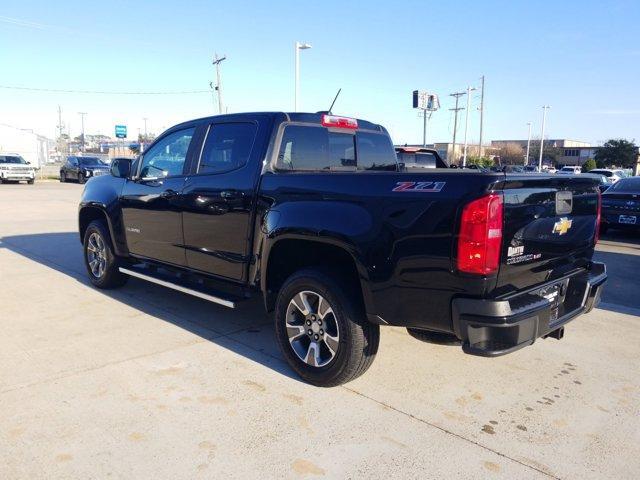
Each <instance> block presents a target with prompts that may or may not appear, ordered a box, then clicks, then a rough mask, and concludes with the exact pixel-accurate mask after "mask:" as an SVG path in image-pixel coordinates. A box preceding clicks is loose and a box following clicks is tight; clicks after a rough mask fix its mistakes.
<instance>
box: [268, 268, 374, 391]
mask: <svg viewBox="0 0 640 480" xmlns="http://www.w3.org/2000/svg"><path fill="white" fill-rule="evenodd" d="M275 322H276V336H277V339H278V344H279V346H280V349H281V351H282V353H283V355H284V357H285V359H286V360H287V362H288V363H289V365H290V366H291V368H293V370H295V371H296V373H297V374H298V375H300V377H302V378H303V379H304V380H305V381H307V382H309V383H311V384H313V385H316V386H319V387H333V386H337V385H341V384H343V383H347V382H349V381H351V380H353V379H355V378H357V377H359V376H360V375H362V374H363V373H364V372H365V371H367V369H368V368H369V366H371V363H372V362H373V360H374V358H375V355H376V353H377V351H378V345H379V343H380V327H379V326H378V325H375V324H372V323H369V322H368V321H367V320H366V317H365V314H364V310H363V308H362V306H361V301H360V299H359V296H358V294H357V291H356V290H355V289H351V288H349V287H348V286H346V285H343V284H342V283H341V282H340V281H339V280H338V279H337V277H334V276H333V275H331V274H327V273H325V272H323V271H321V270H319V269H305V270H302V271H299V272H297V273H294V274H293V275H292V276H291V277H289V279H287V281H286V282H285V284H284V285H283V286H282V288H281V289H280V292H279V294H278V299H277V302H276V314H275Z"/></svg>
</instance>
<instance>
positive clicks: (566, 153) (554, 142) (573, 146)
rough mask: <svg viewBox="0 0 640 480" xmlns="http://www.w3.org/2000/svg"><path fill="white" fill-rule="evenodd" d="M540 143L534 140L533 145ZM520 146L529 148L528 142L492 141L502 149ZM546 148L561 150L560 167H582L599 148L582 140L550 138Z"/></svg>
mask: <svg viewBox="0 0 640 480" xmlns="http://www.w3.org/2000/svg"><path fill="white" fill-rule="evenodd" d="M534 142H535V143H536V144H537V143H539V142H540V140H539V139H536V140H534V139H532V140H531V143H532V144H533V143H534ZM514 144H515V145H518V146H520V147H522V148H523V149H526V148H527V140H492V141H491V146H492V147H496V148H501V147H504V146H507V145H514ZM544 144H545V147H547V146H549V147H553V148H558V149H560V150H561V153H562V155H561V156H560V157H558V159H557V163H558V164H560V165H582V164H583V163H584V162H586V161H587V160H588V159H590V158H594V157H595V154H596V150H597V147H593V146H591V144H590V143H589V142H582V141H580V140H570V139H566V138H549V139H545V140H544Z"/></svg>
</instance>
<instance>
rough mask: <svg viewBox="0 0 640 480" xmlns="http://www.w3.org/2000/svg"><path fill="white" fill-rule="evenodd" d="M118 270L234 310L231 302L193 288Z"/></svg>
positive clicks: (122, 269)
mask: <svg viewBox="0 0 640 480" xmlns="http://www.w3.org/2000/svg"><path fill="white" fill-rule="evenodd" d="M118 270H120V272H122V273H124V274H125V275H130V276H132V277H136V278H140V279H142V280H146V281H147V282H151V283H155V284H157V285H162V286H163V287H167V288H171V289H172V290H177V291H178V292H182V293H186V294H187V295H193V296H194V297H198V298H202V299H203V300H208V301H209V302H213V303H217V304H218V305H223V306H225V307H228V308H236V304H235V302H233V301H231V300H226V299H224V298H220V297H216V296H215V295H211V294H209V293H205V292H201V291H199V290H194V289H193V288H188V287H183V286H182V285H178V284H177V283H173V282H170V281H167V280H161V279H160V278H156V277H152V276H151V275H146V274H144V273H140V272H137V271H135V270H130V269H128V268H122V267H120V268H119V269H118Z"/></svg>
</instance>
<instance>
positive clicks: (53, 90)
mask: <svg viewBox="0 0 640 480" xmlns="http://www.w3.org/2000/svg"><path fill="white" fill-rule="evenodd" d="M0 88H4V89H6V90H25V91H30V92H50V93H83V94H84V93H89V94H99V95H188V94H193V93H209V90H174V91H165V92H118V91H113V90H111V91H109V90H65V89H56V88H35V87H18V86H15V85H0Z"/></svg>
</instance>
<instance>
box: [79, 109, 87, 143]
mask: <svg viewBox="0 0 640 480" xmlns="http://www.w3.org/2000/svg"><path fill="white" fill-rule="evenodd" d="M86 114H87V112H78V115H80V118H81V124H82V151H83V152H84V116H85V115H86Z"/></svg>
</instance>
